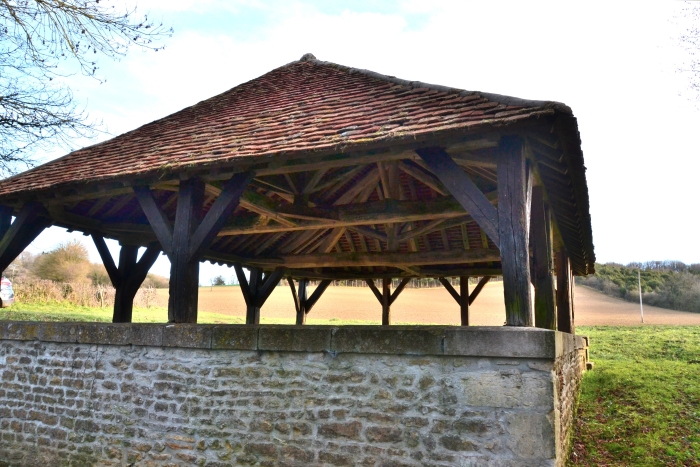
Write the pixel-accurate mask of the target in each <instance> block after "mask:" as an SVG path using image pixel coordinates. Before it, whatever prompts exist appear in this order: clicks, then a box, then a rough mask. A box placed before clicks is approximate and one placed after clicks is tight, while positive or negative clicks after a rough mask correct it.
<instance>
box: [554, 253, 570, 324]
mask: <svg viewBox="0 0 700 467" xmlns="http://www.w3.org/2000/svg"><path fill="white" fill-rule="evenodd" d="M571 289H572V284H571V263H570V261H569V256H568V254H567V253H566V250H565V249H564V247H561V248H560V249H559V250H558V251H557V329H559V331H562V332H568V333H572V334H573V333H574V320H573V303H572V290H571Z"/></svg>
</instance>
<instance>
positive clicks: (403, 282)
mask: <svg viewBox="0 0 700 467" xmlns="http://www.w3.org/2000/svg"><path fill="white" fill-rule="evenodd" d="M410 281H411V279H410V278H408V277H406V278H404V279H402V280H401V282H399V285H398V286H397V287H396V288H395V289H394V291H393V292H392V293H391V298H390V299H389V305H393V304H394V302H395V301H396V299H397V298H399V295H400V294H401V292H402V291H403V289H404V288H405V287H406V285H408V283H409V282H410Z"/></svg>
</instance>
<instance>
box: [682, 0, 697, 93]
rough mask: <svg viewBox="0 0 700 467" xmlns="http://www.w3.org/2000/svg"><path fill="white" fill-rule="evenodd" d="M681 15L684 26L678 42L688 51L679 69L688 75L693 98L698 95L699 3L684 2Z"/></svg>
mask: <svg viewBox="0 0 700 467" xmlns="http://www.w3.org/2000/svg"><path fill="white" fill-rule="evenodd" d="M681 16H682V17H683V24H684V25H685V27H684V31H683V32H682V33H681V35H680V42H681V46H682V47H683V48H685V50H686V51H687V52H688V61H687V62H685V63H684V64H683V66H682V67H681V70H680V71H681V72H684V73H687V74H688V75H689V88H690V90H691V92H692V95H693V98H697V97H700V3H698V2H685V4H684V5H683V9H682V11H681Z"/></svg>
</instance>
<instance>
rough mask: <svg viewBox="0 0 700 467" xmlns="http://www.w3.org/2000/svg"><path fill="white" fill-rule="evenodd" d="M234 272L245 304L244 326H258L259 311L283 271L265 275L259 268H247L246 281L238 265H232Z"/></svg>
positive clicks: (276, 270)
mask: <svg viewBox="0 0 700 467" xmlns="http://www.w3.org/2000/svg"><path fill="white" fill-rule="evenodd" d="M233 268H234V270H235V271H236V277H237V278H238V283H239V284H240V286H241V292H242V293H243V300H245V303H246V317H245V323H246V324H260V309H261V308H262V306H263V305H264V304H265V301H267V299H268V297H269V296H270V294H271V293H272V291H273V290H275V287H277V284H279V281H280V280H281V279H282V276H284V273H285V269H284V268H277V269H275V270H274V271H272V272H270V273H268V274H265V275H264V276H263V271H262V269H260V268H249V271H250V279H247V278H246V276H245V273H244V272H243V266H241V265H240V263H236V264H234V265H233Z"/></svg>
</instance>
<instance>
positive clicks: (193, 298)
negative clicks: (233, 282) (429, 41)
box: [139, 178, 204, 323]
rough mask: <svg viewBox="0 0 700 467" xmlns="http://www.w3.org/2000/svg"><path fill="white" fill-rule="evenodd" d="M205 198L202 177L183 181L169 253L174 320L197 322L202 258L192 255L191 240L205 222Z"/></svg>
mask: <svg viewBox="0 0 700 467" xmlns="http://www.w3.org/2000/svg"><path fill="white" fill-rule="evenodd" d="M139 196H140V195H139ZM139 200H140V198H139ZM203 200H204V182H203V181H202V180H200V179H197V178H190V179H188V180H181V181H180V187H179V192H178V200H177V208H176V211H175V225H174V228H173V234H172V247H171V252H170V254H169V255H168V257H169V259H170V297H169V301H168V321H169V322H171V323H196V322H197V299H198V295H199V260H198V259H197V258H194V259H192V258H191V257H190V240H191V238H192V234H193V233H194V231H195V229H196V227H197V225H198V224H199V223H200V222H201V218H202V203H203ZM149 220H150V216H149Z"/></svg>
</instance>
